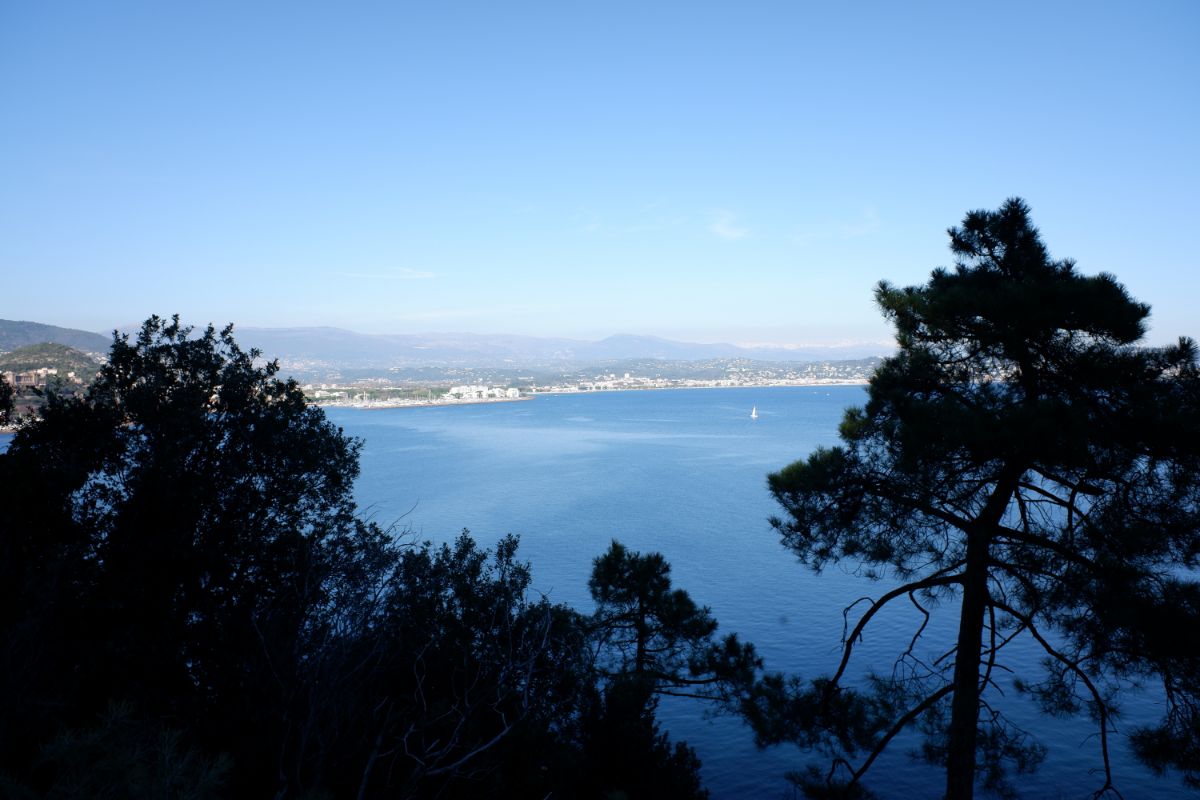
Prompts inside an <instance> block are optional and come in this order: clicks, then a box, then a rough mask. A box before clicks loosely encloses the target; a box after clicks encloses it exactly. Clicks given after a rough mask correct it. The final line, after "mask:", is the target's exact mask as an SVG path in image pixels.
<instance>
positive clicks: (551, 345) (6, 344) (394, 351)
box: [0, 320, 890, 368]
mask: <svg viewBox="0 0 1200 800" xmlns="http://www.w3.org/2000/svg"><path fill="white" fill-rule="evenodd" d="M234 335H235V337H236V338H237V341H238V343H239V344H241V345H242V346H243V347H245V348H251V347H256V348H258V349H259V350H261V351H262V353H263V355H264V356H266V357H267V358H278V359H280V360H281V361H286V362H290V363H298V362H313V363H320V364H326V365H335V364H336V365H340V366H344V367H357V368H368V367H370V368H387V367H406V366H421V365H439V366H463V367H519V366H563V365H570V364H596V363H603V362H610V361H619V360H628V359H663V360H670V361H700V360H705V359H714V358H721V359H738V358H745V359H753V360H756V361H840V360H848V359H857V358H866V357H870V356H879V355H885V354H887V353H888V352H889V349H890V348H888V347H886V346H884V345H880V344H867V345H850V346H844V347H794V348H793V347H743V346H739V345H733V344H725V343H709V344H698V343H692V342H677V341H672V340H670V339H662V338H659V337H656V336H633V335H629V334H619V335H616V336H610V337H608V338H606V339H601V340H599V341H594V342H592V341H585V340H581V339H565V338H552V337H536V336H513V335H485V334H473V333H421V334H365V333H356V332H354V331H350V330H346V329H343V328H328V327H312V328H254V327H245V328H241V327H239V328H237V329H235V331H234ZM38 342H55V343H58V344H65V345H68V346H70V347H74V348H76V349H78V350H82V351H84V352H88V353H106V352H108V348H109V345H110V344H111V342H112V340H111V338H110V337H108V336H104V335H101V334H98V333H92V332H89V331H81V330H75V329H71V328H60V327H56V326H53V325H43V324H41V323H37V322H18V321H13V320H0V352H4V351H9V350H15V349H16V348H18V347H22V346H25V345H29V344H35V343H38Z"/></svg>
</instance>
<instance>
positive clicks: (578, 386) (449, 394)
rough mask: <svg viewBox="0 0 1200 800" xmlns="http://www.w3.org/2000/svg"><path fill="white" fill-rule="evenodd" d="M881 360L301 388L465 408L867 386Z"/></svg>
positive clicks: (394, 403) (378, 401)
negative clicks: (689, 373) (579, 397)
mask: <svg viewBox="0 0 1200 800" xmlns="http://www.w3.org/2000/svg"><path fill="white" fill-rule="evenodd" d="M878 362H879V359H874V358H872V359H858V360H854V361H841V362H838V361H835V362H822V363H815V364H808V363H802V364H766V363H764V362H754V363H753V365H751V364H749V363H747V362H745V360H741V359H738V360H732V361H731V362H729V363H727V364H725V365H724V372H725V376H724V377H719V378H714V377H683V376H679V375H664V374H662V373H663V372H678V371H679V370H681V369H684V370H686V366H685V365H684V364H680V363H678V362H664V366H668V367H669V369H663V370H659V372H658V374H653V375H650V374H642V375H638V374H634V373H632V372H623V373H620V374H618V373H615V372H600V373H597V374H594V375H590V376H587V377H574V376H573V377H569V378H568V377H565V376H564V377H561V378H560V379H559V380H553V381H544V382H539V381H537V380H536V379H535V378H534V377H533V376H527V377H524V378H522V379H517V380H515V381H509V382H505V383H503V384H488V383H470V384H463V385H458V386H448V387H444V388H435V387H430V386H425V387H422V386H414V385H411V384H408V383H401V382H399V381H389V380H388V379H387V378H384V377H378V378H367V379H361V380H357V381H354V382H353V383H346V384H338V383H321V384H314V383H309V384H305V385H304V386H303V389H304V393H305V395H306V396H307V397H308V398H309V399H310V400H312V402H314V403H317V404H318V405H325V406H353V407H358V408H399V407H410V406H429V405H460V404H468V403H497V402H511V401H515V400H528V399H530V398H532V397H534V396H536V395H539V394H579V393H587V392H624V391H635V390H644V389H714V388H730V387H738V386H741V387H745V386H820V385H826V386H832V385H856V384H862V385H865V384H866V383H867V380H868V379H869V378H870V375H871V373H872V372H873V371H874V369H875V367H876V365H877V364H878ZM686 364H687V365H691V366H692V368H693V370H696V371H711V370H712V369H713V366H714V365H713V364H712V363H707V364H705V365H704V366H703V367H700V366H697V364H698V362H686Z"/></svg>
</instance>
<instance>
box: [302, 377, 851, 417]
mask: <svg viewBox="0 0 1200 800" xmlns="http://www.w3.org/2000/svg"><path fill="white" fill-rule="evenodd" d="M868 385H869V381H867V380H844V381H836V380H834V381H779V382H772V383H755V384H740V385H734V386H728V385H701V386H624V387H621V388H614V389H576V388H567V387H564V388H561V389H548V390H546V391H540V392H533V393H531V394H523V395H521V396H520V397H495V398H487V399H480V398H470V399H462V400H457V399H451V400H441V399H439V400H371V401H367V402H365V403H363V402H346V401H334V402H322V401H319V400H310V401H309V403H310V404H311V405H315V406H320V407H321V408H355V409H359V410H362V411H382V410H387V409H395V408H436V407H440V406H478V405H491V404H493V403H521V402H525V401H528V400H534V399H536V398H538V397H553V396H559V395H586V394H617V393H621V392H673V391H690V390H696V389H779V388H789V387H790V388H796V389H803V388H808V389H811V388H820V387H822V386H868Z"/></svg>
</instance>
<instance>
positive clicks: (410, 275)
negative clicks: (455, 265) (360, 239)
mask: <svg viewBox="0 0 1200 800" xmlns="http://www.w3.org/2000/svg"><path fill="white" fill-rule="evenodd" d="M335 274H337V275H340V276H342V277H343V278H362V279H364V280H377V281H420V280H426V279H428V278H436V277H437V274H436V273H433V272H428V271H427V270H423V269H409V268H408V267H396V268H395V269H386V270H380V271H378V272H338V273H335Z"/></svg>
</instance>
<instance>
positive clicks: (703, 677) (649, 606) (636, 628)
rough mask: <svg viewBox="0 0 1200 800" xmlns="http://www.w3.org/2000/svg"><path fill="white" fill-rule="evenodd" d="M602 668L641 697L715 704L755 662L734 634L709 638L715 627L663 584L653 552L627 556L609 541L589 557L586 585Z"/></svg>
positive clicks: (666, 578)
mask: <svg viewBox="0 0 1200 800" xmlns="http://www.w3.org/2000/svg"><path fill="white" fill-rule="evenodd" d="M588 588H589V589H590V590H591V593H592V599H593V600H595V601H596V613H595V614H594V616H593V618H592V625H593V628H594V630H595V631H596V635H597V640H598V644H599V648H600V652H601V663H602V669H603V670H604V671H605V672H606V673H607V674H608V676H609V677H610V678H619V679H622V680H631V681H635V682H638V683H641V684H642V685H644V686H645V687H646V690H647V692H653V693H658V694H678V695H683V696H688V697H705V698H710V699H712V698H715V697H717V696H718V695H719V694H720V693H721V692H722V690H724V691H726V692H728V691H729V690H730V689H731V688H733V687H736V686H738V685H744V684H746V683H749V682H750V681H751V680H752V678H753V675H754V672H755V670H756V669H757V668H758V667H760V666H761V661H760V660H759V659H758V657H757V656H756V655H755V653H754V646H753V645H749V644H746V645H743V644H742V643H740V642H739V641H738V638H737V635H736V634H730V635H729V636H726V637H725V638H724V639H722V640H721V641H720V642H717V641H716V640H715V638H714V637H715V634H716V631H717V621H716V620H715V619H713V616H712V614H711V613H710V612H709V610H708V608H707V607H701V606H697V605H696V603H695V602H694V601H693V600H692V598H691V597H690V596H689V595H688V593H687V592H686V591H684V590H683V589H674V588H672V586H671V565H670V564H668V563H667V561H666V559H665V558H663V556H662V554H661V553H647V554H645V555H643V554H641V553H637V552H630V551H629V550H628V549H627V548H626V547H625V546H624V545H623V544H621V543H620V542H617V541H613V543H612V544H611V545H610V546H609V548H608V552H606V553H605V554H604V555H602V556H599V557H598V558H596V559H595V561H594V562H593V565H592V577H591V579H590V580H589V581H588Z"/></svg>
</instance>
